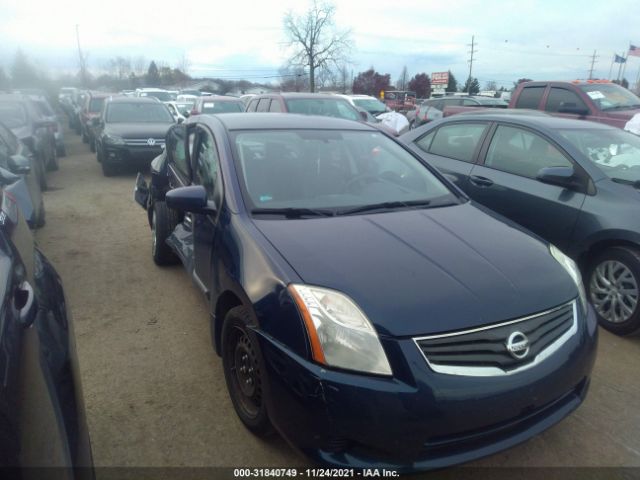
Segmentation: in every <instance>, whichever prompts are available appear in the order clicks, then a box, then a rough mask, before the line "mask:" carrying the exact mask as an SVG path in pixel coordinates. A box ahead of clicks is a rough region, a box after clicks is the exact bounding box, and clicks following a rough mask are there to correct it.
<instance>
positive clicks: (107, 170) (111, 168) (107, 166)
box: [100, 158, 118, 177]
mask: <svg viewBox="0 0 640 480" xmlns="http://www.w3.org/2000/svg"><path fill="white" fill-rule="evenodd" d="M100 165H102V174H103V175H104V176H105V177H113V176H114V175H115V174H116V173H118V168H117V166H116V165H114V164H113V163H111V162H107V161H106V158H105V159H102V162H100Z"/></svg>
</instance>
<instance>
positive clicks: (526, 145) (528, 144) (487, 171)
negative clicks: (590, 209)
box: [466, 124, 588, 250]
mask: <svg viewBox="0 0 640 480" xmlns="http://www.w3.org/2000/svg"><path fill="white" fill-rule="evenodd" d="M492 130H493V131H492V132H491V139H490V142H488V145H487V147H486V148H485V149H483V155H482V157H483V158H482V161H481V162H480V163H478V164H477V165H475V166H473V169H472V171H471V175H470V177H469V183H468V185H467V190H466V191H467V193H468V194H469V196H470V197H471V198H473V199H474V200H476V201H478V202H479V203H481V204H483V205H485V206H486V207H489V208H490V209H492V210H494V211H496V212H498V213H500V214H502V215H504V216H505V217H508V218H510V219H511V220H513V221H515V222H516V223H519V224H520V225H522V226H524V227H526V228H528V229H529V230H531V231H532V232H534V233H537V234H538V235H540V236H541V237H543V238H544V239H546V240H547V241H549V242H551V243H553V244H555V245H556V246H558V247H559V248H560V249H565V250H566V248H567V247H568V242H569V239H570V237H571V233H572V232H573V229H574V226H575V224H576V220H577V218H578V214H579V212H580V209H581V207H582V204H583V203H584V200H585V193H584V192H586V186H587V181H588V179H587V178H585V177H584V175H586V173H585V172H584V171H583V170H582V168H581V167H579V166H578V165H577V164H575V162H573V161H572V160H571V159H570V158H569V157H568V156H567V155H566V154H565V153H564V152H563V151H562V150H561V149H560V148H559V146H558V145H556V144H555V143H554V142H553V141H552V140H550V139H549V138H546V137H545V136H543V135H541V134H539V133H538V132H535V131H533V130H529V129H526V128H523V127H520V126H515V125H508V124H498V125H496V126H495V128H493V129H492ZM544 167H573V168H574V170H575V171H576V172H577V175H578V176H580V178H581V179H582V181H583V187H582V189H580V188H578V189H576V190H569V189H567V188H564V187H560V186H556V185H549V184H546V183H542V182H540V181H538V180H537V179H536V176H537V174H538V172H539V170H540V169H541V168H544Z"/></svg>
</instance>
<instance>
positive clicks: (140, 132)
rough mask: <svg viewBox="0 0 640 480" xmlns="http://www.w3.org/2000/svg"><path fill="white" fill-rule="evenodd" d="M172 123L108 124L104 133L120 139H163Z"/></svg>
mask: <svg viewBox="0 0 640 480" xmlns="http://www.w3.org/2000/svg"><path fill="white" fill-rule="evenodd" d="M172 125H174V124H173V123H109V124H107V125H106V126H105V129H104V131H105V133H108V134H109V135H118V136H119V137H122V138H151V137H153V138H164V136H165V135H166V134H167V130H169V128H170V127H171V126H172Z"/></svg>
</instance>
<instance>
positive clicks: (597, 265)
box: [401, 111, 640, 335]
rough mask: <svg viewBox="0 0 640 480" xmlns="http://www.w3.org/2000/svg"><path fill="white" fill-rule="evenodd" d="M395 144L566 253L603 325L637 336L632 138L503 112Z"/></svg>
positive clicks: (639, 158) (638, 160)
mask: <svg viewBox="0 0 640 480" xmlns="http://www.w3.org/2000/svg"><path fill="white" fill-rule="evenodd" d="M401 141H403V142H405V143H406V144H407V145H408V146H409V148H411V150H413V152H414V153H416V154H418V155H420V156H421V157H422V158H423V159H424V160H425V161H427V162H429V163H430V164H432V165H433V166H435V167H437V168H438V169H439V170H440V171H441V172H443V173H444V174H446V175H447V176H449V177H451V178H452V179H453V181H454V183H456V185H457V186H458V187H460V188H461V189H462V190H464V191H465V192H466V193H467V194H468V195H469V196H470V197H471V198H472V199H474V200H477V201H478V202H479V203H481V204H482V205H484V206H486V207H489V208H490V209H492V210H494V211H496V212H498V213H499V214H502V215H504V216H505V217H507V218H509V219H511V220H513V221H515V222H517V223H519V224H520V225H522V226H523V227H526V228H527V229H529V230H530V231H532V232H534V233H536V234H538V235H540V236H541V237H542V238H544V239H545V240H547V241H549V242H551V243H553V244H555V245H557V246H558V247H559V248H560V249H562V250H563V251H565V252H567V254H568V255H569V256H570V257H571V258H573V259H574V260H575V261H576V262H577V263H578V265H579V266H580V268H581V270H582V274H583V278H584V283H585V285H586V286H587V291H588V294H589V300H590V301H591V303H592V304H593V305H594V307H595V310H596V313H597V314H598V318H599V320H600V323H601V325H602V326H603V327H605V328H607V329H608V330H611V331H612V332H614V333H617V334H620V335H627V334H631V333H634V332H638V331H640V306H639V301H640V217H639V216H638V208H639V207H640V192H639V191H638V190H639V189H640V137H638V136H636V135H633V134H631V133H628V132H625V131H623V130H620V129H618V128H615V127H611V126H607V125H603V124H598V123H592V122H585V121H582V120H569V119H563V118H557V117H551V116H540V115H528V114H522V113H520V114H517V115H509V114H507V113H505V112H504V111H503V112H501V113H500V114H499V115H491V114H488V113H487V112H484V113H483V114H481V115H471V114H465V115H464V116H456V117H452V118H450V119H446V120H444V121H440V122H434V123H432V124H430V125H428V126H425V127H423V128H420V129H418V130H415V131H412V132H409V133H407V134H406V135H404V136H402V137H401Z"/></svg>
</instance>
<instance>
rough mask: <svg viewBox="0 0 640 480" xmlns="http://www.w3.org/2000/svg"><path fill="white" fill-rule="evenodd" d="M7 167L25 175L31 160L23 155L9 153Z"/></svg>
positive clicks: (28, 170)
mask: <svg viewBox="0 0 640 480" xmlns="http://www.w3.org/2000/svg"><path fill="white" fill-rule="evenodd" d="M9 168H10V169H11V172H13V173H15V174H18V175H26V174H27V173H29V172H30V171H31V162H30V161H29V159H28V158H27V157H25V156H23V155H11V157H9Z"/></svg>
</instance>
